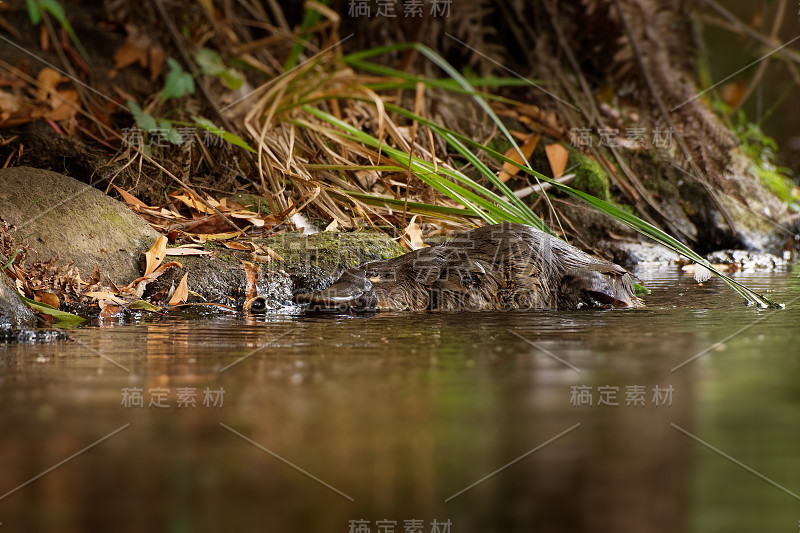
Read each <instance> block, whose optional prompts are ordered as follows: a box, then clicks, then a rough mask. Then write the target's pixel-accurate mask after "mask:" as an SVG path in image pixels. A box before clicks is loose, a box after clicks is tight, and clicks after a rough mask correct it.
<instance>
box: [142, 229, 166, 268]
mask: <svg viewBox="0 0 800 533" xmlns="http://www.w3.org/2000/svg"><path fill="white" fill-rule="evenodd" d="M166 251H167V238H166V237H165V236H163V235H160V236H159V237H158V239H156V242H155V243H154V244H153V246H152V248H150V249H149V250H148V251H147V252H145V254H144V255H145V257H146V258H147V264H146V267H145V269H144V275H145V276H147V275H148V274H151V273H152V272H154V271H155V269H156V268H157V267H158V265H160V264H161V261H163V260H164V257H166Z"/></svg>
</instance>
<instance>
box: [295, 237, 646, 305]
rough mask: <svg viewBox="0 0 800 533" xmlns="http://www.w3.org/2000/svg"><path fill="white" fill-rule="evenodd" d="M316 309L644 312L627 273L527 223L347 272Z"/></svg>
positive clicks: (309, 299)
mask: <svg viewBox="0 0 800 533" xmlns="http://www.w3.org/2000/svg"><path fill="white" fill-rule="evenodd" d="M294 299H295V301H296V302H297V303H304V304H308V305H309V306H310V307H311V308H314V309H339V310H354V311H370V310H410V311H424V310H436V311H460V310H469V311H478V310H491V309H495V310H503V309H554V308H567V309H568V308H572V309H575V308H584V307H590V308H591V307H593V308H612V307H613V308H629V307H639V306H641V305H643V303H642V301H641V300H640V299H639V298H637V297H636V295H635V291H634V283H633V277H632V276H631V275H630V274H629V273H628V272H627V271H626V270H625V269H623V268H622V267H620V266H617V265H615V264H614V263H610V262H608V261H605V260H603V259H598V258H596V257H592V256H591V255H589V254H587V253H584V252H582V251H581V250H579V249H577V248H575V247H574V246H571V245H569V244H567V243H566V242H564V241H562V240H561V239H558V238H556V237H553V236H551V235H549V234H547V233H545V232H543V231H539V230H537V229H534V228H532V227H530V226H526V225H523V224H511V223H503V224H496V225H491V226H484V227H481V228H478V229H474V230H472V231H468V232H466V233H462V234H459V235H457V236H455V237H453V239H451V240H450V241H448V242H446V243H444V244H440V245H437V246H431V247H429V248H422V249H420V250H416V251H413V252H409V253H407V254H405V255H402V256H400V257H396V258H394V259H387V260H381V261H370V262H368V263H364V264H363V265H361V266H359V267H356V268H351V269H349V270H345V271H344V272H343V273H342V274H341V276H340V277H339V279H338V280H337V281H335V282H334V283H333V285H331V286H330V287H328V288H327V289H325V290H322V291H316V292H306V293H300V294H296V295H295V297H294Z"/></svg>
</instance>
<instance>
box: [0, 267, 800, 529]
mask: <svg viewBox="0 0 800 533" xmlns="http://www.w3.org/2000/svg"><path fill="white" fill-rule="evenodd" d="M645 277H646V278H647V275H645ZM747 281H748V282H750V283H753V284H754V285H756V286H760V287H761V288H766V287H771V288H773V289H774V290H775V291H776V293H775V295H777V296H780V297H782V298H781V299H783V300H784V301H788V300H790V299H791V298H792V297H794V296H796V295H800V285H799V284H798V279H797V277H796V276H795V277H791V276H790V275H787V274H783V275H775V276H761V277H757V278H749V279H748V280H747ZM650 283H651V285H652V286H653V288H654V293H653V294H652V295H651V296H650V297H649V298H648V304H649V305H648V307H647V308H646V309H642V310H633V311H628V312H580V313H576V312H572V313H564V312H559V313H547V312H539V313H475V314H447V315H446V314H430V313H422V314H413V315H408V314H406V315H393V314H381V315H375V316H372V317H335V316H314V317H304V316H301V315H296V316H292V315H274V316H269V317H266V318H264V319H260V320H249V321H244V320H241V319H239V318H235V317H206V318H201V319H195V320H188V319H171V320H168V321H163V322H157V323H152V322H143V323H139V324H133V325H126V326H116V327H101V328H92V329H83V330H79V331H76V332H74V333H73V336H74V338H75V341H74V342H71V343H64V344H54V345H43V346H2V347H0V431H2V435H3V437H2V439H0V472H2V475H0V522H2V524H3V525H2V528H3V529H4V530H8V531H49V530H53V531H87V530H114V531H144V530H164V531H220V530H224V531H251V530H259V531H264V530H267V531H324V532H328V531H331V532H348V531H351V521H357V520H362V521H364V522H362V523H367V524H368V526H367V527H368V528H369V531H370V532H377V531H396V532H404V531H406V529H408V530H410V531H415V530H414V529H412V528H411V523H410V522H409V523H408V524H406V523H404V522H405V521H411V520H418V521H422V523H423V527H422V529H418V530H417V531H423V532H425V533H428V532H430V531H432V530H435V528H434V527H432V525H431V523H432V521H434V520H436V521H437V523H438V524H441V523H443V522H444V523H446V522H447V521H448V520H449V521H450V522H451V525H450V526H449V528H450V529H449V531H451V532H452V533H462V532H491V531H498V532H500V531H542V532H556V531H559V532H561V531H575V532H607V531H614V532H642V531H648V532H662V531H663V532H670V533H674V532H680V531H752V530H753V529H745V526H749V524H748V522H747V520H746V519H743V518H742V516H743V513H746V512H747V509H746V505H745V504H744V503H742V502H747V503H748V504H749V503H753V504H756V503H760V504H763V503H765V502H766V503H767V504H769V505H772V507H771V508H772V509H773V511H774V513H773V515H772V516H771V517H769V520H772V521H774V524H775V526H776V527H778V526H783V527H788V528H790V530H791V528H793V527H795V526H796V523H797V520H798V519H800V506H798V505H797V504H798V502H797V500H795V499H793V498H792V497H791V496H790V495H787V494H786V493H784V492H782V491H781V490H779V489H777V488H775V487H774V486H771V485H769V484H768V483H766V482H764V481H763V480H761V479H758V478H757V477H755V476H753V475H752V474H751V473H749V472H747V471H745V470H743V469H741V468H740V467H738V466H736V465H734V464H732V463H730V462H729V461H727V460H726V459H724V458H722V457H720V456H719V455H717V454H715V453H714V452H712V451H709V449H708V448H706V447H704V446H703V445H702V444H699V443H698V442H696V441H694V440H692V439H691V438H690V437H688V436H686V435H685V434H683V433H682V432H680V431H678V430H676V429H674V428H673V427H672V426H671V424H676V425H677V426H679V427H680V428H683V429H684V430H685V431H687V432H689V433H691V434H692V435H697V436H698V437H699V438H702V439H704V440H705V441H707V442H709V443H712V442H713V444H714V445H715V446H718V447H719V448H720V449H722V450H725V451H727V452H728V453H731V454H732V455H735V456H736V458H737V459H738V460H740V461H741V462H743V463H745V464H748V465H749V466H751V467H753V468H755V469H757V470H764V472H763V473H764V475H766V476H768V477H770V478H771V479H773V478H774V481H776V482H777V483H779V484H781V485H782V486H786V487H788V488H789V489H792V487H793V488H794V490H795V491H797V490H800V482H798V481H797V479H798V477H797V473H800V457H798V455H800V454H798V451H800V450H798V449H797V448H796V446H795V447H791V446H786V439H787V438H789V437H791V436H794V435H795V434H794V433H793V431H794V429H795V428H794V426H793V425H794V424H795V423H796V422H795V421H796V420H797V419H798V418H797V415H798V414H800V388H798V385H797V384H796V383H795V382H796V380H795V379H793V377H792V376H793V375H796V374H792V373H791V372H790V371H789V370H791V369H796V368H797V362H796V361H795V359H796V354H797V350H796V347H797V345H798V344H797V341H798V340H800V336H798V333H797V330H796V325H797V323H798V318H800V315H798V312H797V308H796V306H793V307H792V308H790V309H789V310H787V311H784V312H782V313H779V314H777V315H775V316H773V317H771V318H770V319H769V320H766V321H764V322H763V323H762V324H761V325H759V326H758V327H753V328H751V331H748V332H746V333H744V334H742V335H741V336H740V337H739V338H737V339H733V340H731V341H729V342H727V343H726V345H725V346H724V347H722V348H721V349H720V350H718V351H714V352H711V353H709V354H708V355H707V356H704V357H702V358H700V359H698V360H697V361H695V362H693V363H691V364H688V365H686V366H685V367H683V368H681V369H680V370H678V371H675V372H670V370H671V369H672V368H674V367H675V366H676V365H678V364H680V363H681V362H683V361H685V360H686V359H688V358H690V357H691V356H693V355H694V354H696V353H698V352H700V351H702V350H704V349H706V348H708V347H709V346H710V345H712V344H714V343H715V342H717V341H719V340H720V339H721V338H724V337H725V336H727V335H728V334H730V333H731V332H734V331H736V330H737V329H739V328H741V327H742V326H744V325H746V324H748V323H750V322H752V321H753V320H754V319H756V318H758V317H759V316H762V315H761V314H760V313H763V311H759V310H756V309H748V308H745V307H744V306H743V305H741V304H740V302H739V301H738V300H736V298H735V297H734V296H733V295H732V293H731V292H730V291H728V290H726V289H724V288H722V287H720V286H718V285H716V284H714V283H712V284H710V285H708V286H706V287H696V286H694V285H693V282H691V281H690V280H686V279H684V278H676V277H673V278H671V279H670V278H669V277H666V278H665V277H664V274H663V273H658V274H653V275H651V277H650ZM673 306H674V307H673ZM512 332H513V333H512ZM515 333H516V335H515ZM517 335H520V336H522V337H524V338H525V339H528V341H530V342H528V341H526V340H524V339H522V338H520V337H519V336H517ZM759 336H760V337H759ZM759 339H760V340H759ZM531 343H533V344H531ZM259 348H260V349H259ZM98 354H103V355H104V356H106V357H108V358H112V359H113V360H115V361H116V362H117V363H118V364H119V365H121V366H123V367H125V368H127V369H128V370H130V372H126V371H125V370H124V369H122V368H119V367H118V366H115V365H114V364H112V363H111V362H109V361H107V360H104V359H102V358H101V357H100V356H99V355H98ZM237 361H238V362H237ZM754 361H755V363H754ZM234 363H235V364H234ZM564 363H568V364H569V365H571V366H572V367H574V369H573V368H571V366H568V365H567V364H564ZM756 363H757V364H756ZM766 363H768V364H766ZM226 367H227V368H226ZM223 369H224V371H223V372H220V370H223ZM787 369H788V370H787ZM578 371H579V372H578ZM574 387H587V388H589V389H588V390H590V392H591V395H592V400H593V402H592V405H591V406H589V405H574V403H576V402H573V401H571V400H572V399H573V398H572V395H573V392H574V391H576V390H577V389H574ZM601 387H611V389H605V390H608V391H613V387H617V397H616V401H617V402H618V403H619V404H620V405H618V406H609V405H597V403H598V401H599V399H600V390H601ZM628 387H641V389H638V390H640V391H641V390H643V391H644V395H643V400H644V405H640V404H635V405H626V401H627V399H628V398H627V393H628V391H629V390H630V391H631V392H635V391H634V390H633V389H628ZM655 387H659V388H661V389H664V388H667V387H671V388H672V391H673V392H672V397H671V401H672V403H671V405H666V404H659V405H656V404H655V403H654V401H653V389H654V388H655ZM123 389H128V393H130V391H132V390H133V389H141V394H142V400H143V404H144V405H143V407H125V406H123V405H121V403H122V400H123ZM206 389H208V390H209V391H210V392H214V391H220V390H223V391H224V396H223V398H222V405H221V406H219V405H217V406H214V405H213V404H211V405H204V404H203V400H204V399H205V396H204V393H205V390H206ZM159 390H160V391H162V392H163V391H165V390H168V392H166V393H165V394H166V400H164V401H165V403H168V404H169V405H170V406H169V407H168V408H158V407H155V406H149V403H150V401H151V400H152V399H153V396H154V394H153V391H155V396H158V391H159ZM192 390H194V394H195V396H194V399H195V407H190V406H189V407H187V406H186V405H184V406H181V407H178V405H177V404H178V396H179V394H183V398H184V404H185V403H186V402H188V400H187V398H188V397H189V396H191V395H190V392H191V391H192ZM740 395H742V396H740ZM734 396H735V397H736V398H739V402H738V403H735V402H734V403H732V404H730V405H731V406H732V408H733V407H735V409H736V410H738V411H739V412H744V413H748V415H749V416H748V417H747V418H744V417H743V418H741V419H740V418H737V416H736V411H733V410H732V408H729V407H728V401H729V400H730V399H731V398H732V397H734ZM746 396H749V397H750V398H751V399H752V398H759V400H760V402H762V403H763V404H766V405H769V408H770V409H772V410H773V411H774V413H778V414H776V415H775V416H774V417H773V418H772V419H771V420H770V423H766V421H765V420H759V418H758V416H752V415H753V414H755V413H757V411H756V407H755V406H754V405H751V404H748V403H745V402H744V400H743V397H746ZM640 398H641V397H640ZM607 399H608V398H607ZM664 401H666V400H664ZM731 421H735V425H734V426H731V425H730V424H731V423H732V422H731ZM127 424H129V425H127ZM126 425H127V426H126ZM123 427H124V429H121V428H123ZM570 428H572V429H571V430H570V431H566V430H569V429H570ZM787 428H788V429H787ZM750 429H754V430H755V429H757V430H758V431H754V432H753V433H752V434H750V433H748V432H749V430H750ZM116 430H119V432H118V433H117V434H114V435H113V436H111V437H109V438H107V439H106V440H104V441H102V442H100V443H98V444H96V445H95V446H93V447H91V448H90V449H88V450H86V451H85V452H84V453H81V454H78V455H76V456H75V457H74V458H72V459H71V460H69V461H67V462H66V463H64V464H63V465H61V466H59V467H58V468H56V469H54V470H53V471H51V472H49V473H47V474H45V475H43V476H41V477H40V478H39V479H36V480H34V481H33V482H31V483H30V484H28V485H26V486H23V487H21V488H19V490H16V491H14V492H11V493H9V491H12V490H14V489H15V487H18V486H20V485H22V484H23V483H25V482H26V481H28V480H30V479H31V478H33V477H34V476H37V475H39V474H40V473H42V472H43V471H45V470H47V469H48V468H50V467H52V466H54V465H56V464H58V463H59V462H61V461H64V460H65V459H66V458H69V457H70V456H72V455H73V454H75V453H76V452H78V451H80V450H82V449H84V448H86V447H87V446H89V445H91V444H93V443H95V442H96V441H98V440H99V439H102V438H104V437H106V436H107V435H109V434H110V433H112V432H114V431H116ZM787 432H788V433H787ZM560 434H561V436H560V437H558V438H557V439H555V440H552V442H549V443H548V444H546V445H544V446H542V445H543V444H544V443H547V442H548V441H550V440H551V439H553V438H554V437H556V436H558V435H560ZM743 434H748V435H749V437H748V439H749V440H748V441H747V446H741V445H740V444H741V436H742V435H743ZM795 443H796V441H795ZM540 446H541V447H540ZM537 447H539V448H538V449H537ZM534 450H535V451H534ZM764 458H768V459H767V460H764ZM509 463H511V464H509ZM506 465H507V466H506ZM504 466H505V468H503V467H504ZM493 472H495V473H494V475H491V476H489V474H492V473H493ZM487 476H489V477H488V478H487V479H485V480H484V481H482V482H480V483H478V484H475V483H476V482H477V481H479V480H481V479H483V478H485V477H487ZM473 484H475V485H474V486H472V485H473ZM470 487H471V488H470ZM464 489H468V490H464ZM462 491H463V492H462ZM3 494H5V496H2V495H3ZM351 500H352V501H351ZM381 520H388V521H389V522H386V523H384V524H390V523H391V521H394V522H395V525H394V526H393V528H390V527H389V526H388V525H387V526H386V527H383V528H379V527H378V523H379V522H378V521H381ZM737 524H740V525H741V529H740V528H739V527H738V526H737ZM355 525H356V522H353V527H354V528H355V527H356V526H355ZM436 527H437V528H438V530H439V531H446V530H447V529H445V528H444V527H443V526H441V525H438V526H436ZM353 530H354V531H356V530H357V529H353ZM361 531H362V532H363V531H367V529H362V530H361Z"/></svg>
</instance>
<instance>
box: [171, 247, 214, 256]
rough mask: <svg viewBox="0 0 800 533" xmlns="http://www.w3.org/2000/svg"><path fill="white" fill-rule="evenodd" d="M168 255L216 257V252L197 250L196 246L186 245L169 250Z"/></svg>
mask: <svg viewBox="0 0 800 533" xmlns="http://www.w3.org/2000/svg"><path fill="white" fill-rule="evenodd" d="M167 255H176V256H178V255H214V252H212V251H211V250H203V249H202V248H197V247H196V245H192V244H185V245H183V246H176V247H175V248H167Z"/></svg>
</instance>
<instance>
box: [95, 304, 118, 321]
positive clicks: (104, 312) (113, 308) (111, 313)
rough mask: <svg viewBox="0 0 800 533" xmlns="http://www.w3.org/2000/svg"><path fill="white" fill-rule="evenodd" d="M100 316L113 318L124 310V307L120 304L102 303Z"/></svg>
mask: <svg viewBox="0 0 800 533" xmlns="http://www.w3.org/2000/svg"><path fill="white" fill-rule="evenodd" d="M99 306H100V309H101V310H100V318H101V319H102V318H112V317H115V316H117V315H119V314H120V313H121V312H122V307H120V306H118V305H112V304H105V303H100V304H99Z"/></svg>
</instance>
